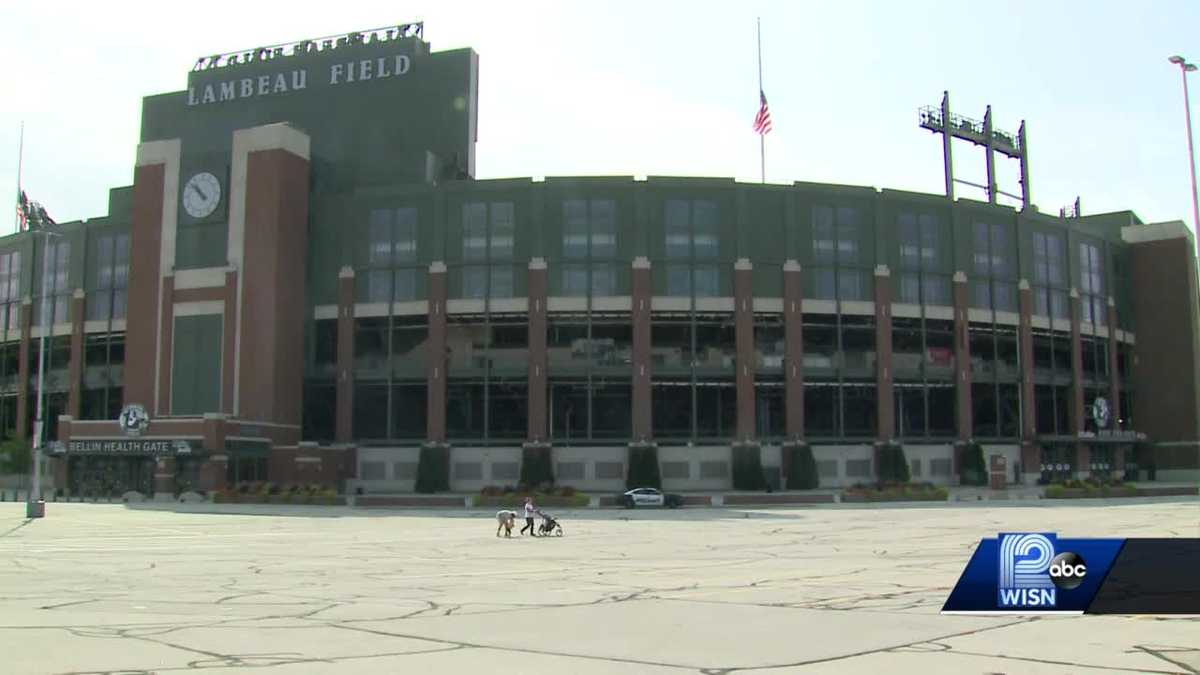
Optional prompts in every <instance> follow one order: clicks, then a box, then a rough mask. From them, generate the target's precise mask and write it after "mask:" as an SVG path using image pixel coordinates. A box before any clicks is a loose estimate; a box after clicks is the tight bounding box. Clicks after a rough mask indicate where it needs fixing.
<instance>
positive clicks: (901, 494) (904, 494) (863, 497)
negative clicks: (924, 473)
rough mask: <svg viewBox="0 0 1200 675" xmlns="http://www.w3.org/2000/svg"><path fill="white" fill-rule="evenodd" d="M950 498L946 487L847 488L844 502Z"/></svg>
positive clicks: (943, 499)
mask: <svg viewBox="0 0 1200 675" xmlns="http://www.w3.org/2000/svg"><path fill="white" fill-rule="evenodd" d="M949 498H950V492H949V491H948V490H946V489H945V488H934V489H932V490H847V491H845V492H843V493H842V502H843V503H846V504H862V503H874V502H944V501H946V500H948V499H949Z"/></svg>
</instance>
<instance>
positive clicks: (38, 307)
mask: <svg viewBox="0 0 1200 675" xmlns="http://www.w3.org/2000/svg"><path fill="white" fill-rule="evenodd" d="M70 263H71V242H69V241H58V242H54V243H51V244H50V268H49V270H43V271H42V273H43V274H47V273H48V274H49V289H48V290H49V292H50V295H49V297H48V298H46V299H45V301H46V302H49V303H50V307H49V309H48V310H47V315H48V316H49V317H50V323H51V324H60V323H65V322H67V321H69V320H70V312H69V308H70V306H71V291H70V289H68V288H67V275H68V272H69V270H70ZM42 287H43V284H41V283H40V282H39V284H38V290H39V292H40V290H41V288H42ZM42 301H43V298H42V297H41V296H38V298H37V299H36V300H35V301H34V304H33V325H35V326H40V325H42Z"/></svg>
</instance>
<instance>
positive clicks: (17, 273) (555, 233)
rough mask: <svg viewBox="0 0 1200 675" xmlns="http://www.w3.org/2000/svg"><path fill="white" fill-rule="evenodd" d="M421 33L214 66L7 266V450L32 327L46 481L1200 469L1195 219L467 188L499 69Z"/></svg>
mask: <svg viewBox="0 0 1200 675" xmlns="http://www.w3.org/2000/svg"><path fill="white" fill-rule="evenodd" d="M417 29H419V26H414V27H409V29H408V30H407V31H403V30H400V29H399V28H398V27H393V28H392V29H391V30H386V29H384V30H378V31H369V32H365V33H358V34H352V35H350V36H342V37H341V38H330V39H322V40H317V41H305V42H302V43H298V44H294V45H285V46H281V47H278V48H267V49H260V50H254V51H252V52H250V53H244V54H235V55H219V56H214V57H205V58H202V59H200V61H199V62H198V63H197V64H196V68H195V69H194V70H193V71H192V72H191V73H190V75H189V77H188V86H187V89H186V90H185V91H178V92H171V93H166V94H161V95H154V96H149V97H147V98H146V99H145V100H144V102H143V108H142V127H141V143H140V144H139V146H138V149H137V161H136V166H135V167H134V168H133V184H132V186H128V187H121V188H116V189H113V190H112V191H111V193H110V198H109V210H108V215H106V216H104V217H100V218H93V219H90V220H87V221H81V222H73V223H64V224H59V225H55V226H51V227H47V228H41V229H34V230H30V231H26V232H21V233H18V234H14V235H11V236H8V237H5V238H3V239H0V299H2V304H0V312H2V314H0V325H2V327H3V328H4V334H3V337H4V342H3V345H0V354H2V358H0V364H2V366H0V367H2V371H0V382H2V383H3V394H2V395H3V398H0V427H2V429H3V433H4V434H6V435H7V436H15V437H17V438H27V437H29V436H30V434H31V433H32V432H33V429H34V424H33V417H34V414H35V412H34V411H35V407H36V406H35V401H36V398H35V397H36V395H37V371H38V355H39V344H40V343H41V340H40V338H41V337H42V336H43V335H45V337H46V339H45V345H46V347H45V349H46V361H45V366H46V378H45V385H44V386H45V392H46V394H45V396H46V399H45V400H46V403H47V410H48V413H47V420H48V422H47V425H46V427H47V428H46V430H45V432H44V433H45V435H46V439H47V440H48V441H52V442H51V444H50V446H49V448H48V450H49V452H48V456H49V458H50V459H49V460H48V462H49V463H48V470H49V471H50V473H51V474H52V475H53V478H54V483H55V485H56V486H57V487H59V488H64V489H68V490H71V491H72V492H87V491H89V490H91V491H100V492H104V491H109V492H115V493H120V492H122V491H124V490H131V489H132V490H139V491H142V492H146V493H150V492H159V493H162V492H175V491H180V490H187V489H215V488H220V487H222V486H228V485H231V484H236V483H240V482H243V481H257V480H271V481H277V482H306V483H312V482H319V483H327V484H337V485H338V486H339V487H341V488H343V489H356V488H362V489H364V490H366V491H368V492H404V491H410V490H412V489H413V487H414V480H415V476H416V474H417V465H418V461H419V459H418V458H419V456H420V455H421V450H422V448H423V447H424V448H429V449H432V450H426V452H427V453H429V452H434V453H441V454H440V455H439V456H440V457H442V458H443V459H444V460H445V461H447V462H448V465H449V467H450V468H449V486H448V487H449V488H450V489H452V490H456V491H474V490H478V489H480V488H481V487H483V486H486V485H491V484H497V485H504V484H513V483H516V482H517V481H518V478H519V475H520V464H521V462H522V461H523V458H527V457H530V456H533V455H535V454H536V455H540V456H541V457H545V456H546V454H547V453H549V457H550V458H552V466H553V469H554V472H555V476H556V478H557V480H558V482H559V483H561V484H566V485H573V486H575V487H577V488H581V489H585V490H611V489H618V488H623V487H624V485H625V476H626V471H627V468H628V466H627V465H628V457H629V453H630V452H631V448H639V447H654V448H657V450H656V452H657V458H658V462H659V466H660V470H661V475H662V478H663V484H664V487H665V488H667V489H675V490H686V489H729V488H731V487H732V486H733V473H734V472H733V468H732V457H733V455H734V453H735V452H745V451H746V450H744V449H749V450H748V451H749V452H754V453H757V454H758V456H759V458H760V461H761V464H762V466H763V470H764V472H765V474H766V478H767V480H768V482H770V483H772V484H776V485H778V484H780V482H781V481H782V480H783V478H784V477H786V475H787V474H788V473H789V471H790V466H789V465H788V464H789V461H788V458H789V457H790V456H791V453H790V450H789V449H790V448H792V447H794V446H797V445H801V444H807V445H808V446H809V447H811V449H812V452H813V454H814V456H815V459H816V464H817V467H818V470H819V475H820V481H821V484H822V486H827V487H834V486H843V485H851V484H854V483H859V482H868V481H871V480H873V479H874V478H875V476H876V475H877V473H878V462H879V454H880V449H881V448H882V447H884V446H886V445H889V444H896V443H898V444H901V445H902V446H903V448H904V452H905V456H906V458H907V461H908V463H909V465H910V468H911V474H912V476H913V479H914V480H925V481H932V482H934V483H942V484H947V483H951V484H952V483H954V482H955V481H957V480H958V478H957V475H956V469H957V465H958V463H959V462H960V461H961V458H962V456H963V452H964V450H965V449H966V448H972V447H973V444H979V445H982V447H983V450H984V454H985V455H986V456H988V457H991V456H993V455H999V456H1001V457H1003V458H1004V460H1005V461H1006V464H1005V466H1006V468H1005V469H1003V470H1004V471H1005V472H1006V475H1007V477H1008V480H1009V482H1012V483H1033V482H1037V481H1048V480H1056V479H1060V478H1062V477H1065V476H1072V477H1079V476H1086V475H1089V474H1102V475H1111V474H1116V475H1122V474H1126V473H1128V474H1129V475H1130V476H1137V477H1139V478H1141V479H1151V478H1157V479H1159V480H1166V479H1183V478H1195V477H1197V476H1198V475H1200V415H1198V408H1200V400H1198V398H1197V397H1198V394H1200V341H1198V337H1200V336H1198V332H1197V309H1198V295H1197V278H1196V258H1195V254H1194V251H1195V242H1194V240H1193V238H1192V235H1191V233H1190V232H1189V230H1188V229H1187V228H1186V227H1185V225H1184V224H1183V223H1182V222H1179V221H1174V222H1166V223H1143V222H1142V221H1141V220H1139V219H1138V217H1137V216H1136V215H1134V214H1133V213H1132V212H1131V211H1121V212H1115V213H1105V214H1097V215H1090V216H1075V217H1062V216H1055V215H1048V214H1045V213H1041V212H1040V211H1039V210H1038V209H1037V208H1036V207H1034V206H1027V207H1025V208H1022V209H1020V210H1014V209H1013V208H1009V207H1004V206H999V205H996V204H994V203H988V202H986V201H973V200H969V199H951V198H947V196H945V195H940V194H917V193H912V192H903V191H895V190H877V189H875V188H870V187H858V186H850V185H825V184H816V183H795V184H791V185H778V184H767V185H760V184H746V183H738V182H735V181H734V180H730V179H713V178H676V177H649V178H647V179H645V180H635V179H634V178H632V177H587V178H575V177H561V178H559V177H556V178H547V179H545V180H530V179H503V180H475V179H474V178H473V175H474V167H475V141H476V121H477V110H478V95H477V92H478V57H477V55H476V54H475V53H474V52H473V51H471V50H469V49H459V50H450V51H442V52H433V51H431V49H430V46H429V44H428V43H427V42H425V41H424V38H423V36H421V35H419V34H410V33H411V32H412V31H414V30H417ZM47 247H49V248H48V250H47ZM43 288H45V289H47V290H46V291H43ZM43 309H44V315H45V319H43ZM134 404H136V405H140V406H141V409H142V410H144V411H145V413H146V415H145V416H142V415H139V414H136V413H137V410H136V406H134ZM127 406H130V409H131V410H133V412H132V413H131V414H127V415H124V416H122V414H121V413H122V410H123V409H124V408H126V407H127ZM738 449H742V450H738Z"/></svg>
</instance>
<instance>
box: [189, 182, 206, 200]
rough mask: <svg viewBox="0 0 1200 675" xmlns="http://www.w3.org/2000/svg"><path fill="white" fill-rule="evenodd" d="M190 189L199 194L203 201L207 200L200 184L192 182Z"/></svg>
mask: <svg viewBox="0 0 1200 675" xmlns="http://www.w3.org/2000/svg"><path fill="white" fill-rule="evenodd" d="M192 190H194V191H195V192H196V194H198V195H200V199H203V200H204V201H208V195H206V194H204V193H203V192H201V190H200V186H198V185H196V184H195V183H192Z"/></svg>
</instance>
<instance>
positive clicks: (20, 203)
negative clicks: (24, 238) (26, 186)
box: [17, 190, 29, 232]
mask: <svg viewBox="0 0 1200 675" xmlns="http://www.w3.org/2000/svg"><path fill="white" fill-rule="evenodd" d="M28 208H29V200H28V199H27V198H26V197H25V191H24V190H18V191H17V231H18V232H24V231H25V225H26V224H27V223H28V222H29V211H28Z"/></svg>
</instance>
